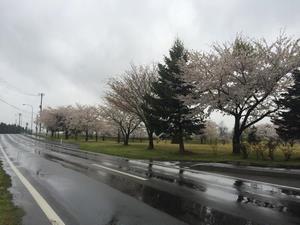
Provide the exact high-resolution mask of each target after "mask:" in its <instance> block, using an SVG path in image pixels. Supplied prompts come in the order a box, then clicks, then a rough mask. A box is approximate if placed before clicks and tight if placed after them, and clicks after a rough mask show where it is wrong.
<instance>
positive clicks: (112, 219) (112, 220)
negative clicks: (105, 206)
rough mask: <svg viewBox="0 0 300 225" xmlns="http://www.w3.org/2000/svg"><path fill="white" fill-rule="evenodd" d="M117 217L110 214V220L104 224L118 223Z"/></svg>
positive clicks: (112, 224) (116, 224)
mask: <svg viewBox="0 0 300 225" xmlns="http://www.w3.org/2000/svg"><path fill="white" fill-rule="evenodd" d="M118 221H119V220H118V219H117V217H116V216H112V218H111V219H110V221H109V222H108V223H107V224H106V225H118Z"/></svg>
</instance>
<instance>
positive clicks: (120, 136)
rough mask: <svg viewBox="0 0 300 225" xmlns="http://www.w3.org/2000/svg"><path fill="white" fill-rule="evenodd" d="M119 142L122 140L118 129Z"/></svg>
mask: <svg viewBox="0 0 300 225" xmlns="http://www.w3.org/2000/svg"><path fill="white" fill-rule="evenodd" d="M117 142H118V143H120V142H121V134H120V130H119V129H118V138H117Z"/></svg>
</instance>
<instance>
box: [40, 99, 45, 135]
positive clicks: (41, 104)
mask: <svg viewBox="0 0 300 225" xmlns="http://www.w3.org/2000/svg"><path fill="white" fill-rule="evenodd" d="M39 95H40V96H41V103H40V121H39V122H40V129H39V133H40V134H41V131H42V122H41V115H42V110H43V97H44V96H45V94H44V93H39Z"/></svg>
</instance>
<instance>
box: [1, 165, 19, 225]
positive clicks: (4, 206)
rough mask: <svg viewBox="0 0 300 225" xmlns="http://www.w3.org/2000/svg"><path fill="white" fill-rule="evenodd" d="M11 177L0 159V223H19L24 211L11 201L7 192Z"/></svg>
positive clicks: (2, 224)
mask: <svg viewBox="0 0 300 225" xmlns="http://www.w3.org/2000/svg"><path fill="white" fill-rule="evenodd" d="M10 187H11V179H10V177H9V176H8V175H7V174H6V173H5V171H4V170H3V168H2V162H1V161H0V224H1V225H20V224H21V221H22V217H23V215H24V211H23V210H22V209H21V208H19V207H17V206H15V205H14V204H13V202H12V194H11V193H10V192H9V190H8V189H9V188H10Z"/></svg>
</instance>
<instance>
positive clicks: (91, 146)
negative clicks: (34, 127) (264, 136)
mask: <svg viewBox="0 0 300 225" xmlns="http://www.w3.org/2000/svg"><path fill="white" fill-rule="evenodd" d="M49 139H51V138H49ZM52 139H55V138H52ZM55 140H57V139H55ZM63 142H67V143H76V144H79V145H80V149H82V150H86V151H91V152H98V153H103V154H109V155H115V156H121V157H126V158H132V159H149V160H150V159H152V160H161V161H198V162H221V163H222V162H223V163H234V164H240V165H254V166H270V167H291V168H300V144H296V145H295V149H294V151H293V153H292V156H291V159H290V160H289V161H286V160H285V158H284V154H283V152H282V151H281V150H280V149H279V148H278V149H276V151H274V160H273V161H272V160H271V159H270V158H269V157H268V156H267V154H268V151H267V149H266V150H265V153H264V154H265V156H266V157H265V159H261V158H259V159H257V156H256V153H255V152H254V151H251V152H250V153H249V157H248V158H247V159H243V157H242V154H241V155H233V154H232V145H231V144H217V145H215V144H200V143H197V142H195V141H188V142H187V143H185V148H186V151H187V152H186V153H185V154H181V153H179V151H178V145H177V144H171V143H170V141H159V142H157V141H155V143H154V146H155V149H154V150H148V149H147V144H148V142H147V140H143V142H140V141H139V140H135V141H134V142H130V143H129V145H128V146H124V145H123V144H122V143H117V142H116V140H111V139H106V140H105V141H102V140H101V139H100V138H99V140H98V142H96V141H95V139H90V140H89V141H88V142H85V141H84V139H83V138H81V137H78V140H74V139H73V138H70V139H68V140H64V138H63Z"/></svg>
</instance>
